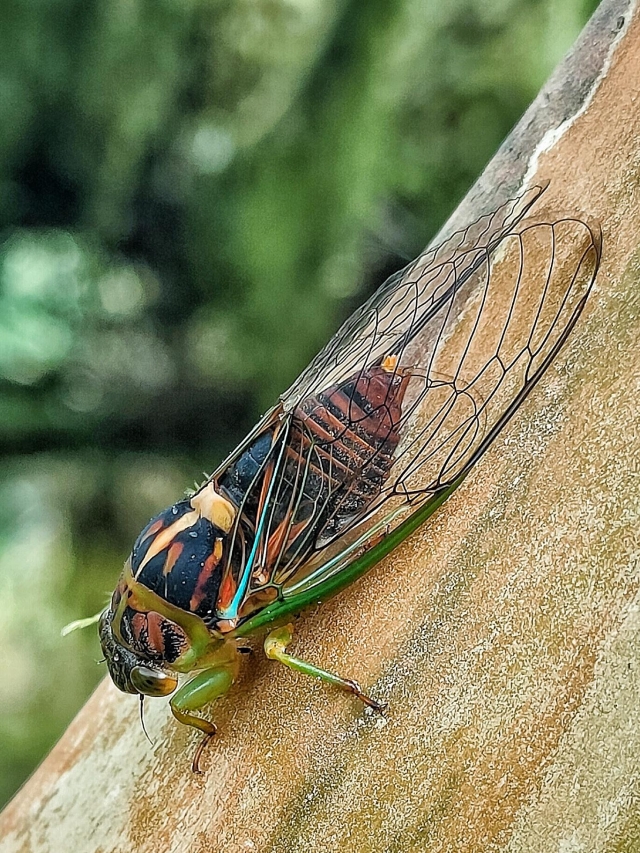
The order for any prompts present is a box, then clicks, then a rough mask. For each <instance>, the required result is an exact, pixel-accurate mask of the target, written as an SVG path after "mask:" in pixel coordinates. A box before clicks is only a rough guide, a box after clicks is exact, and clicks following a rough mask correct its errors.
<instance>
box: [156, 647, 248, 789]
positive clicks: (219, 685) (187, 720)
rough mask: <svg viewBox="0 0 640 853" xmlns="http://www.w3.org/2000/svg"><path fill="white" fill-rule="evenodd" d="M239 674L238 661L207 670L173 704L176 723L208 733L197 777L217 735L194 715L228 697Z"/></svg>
mask: <svg viewBox="0 0 640 853" xmlns="http://www.w3.org/2000/svg"><path fill="white" fill-rule="evenodd" d="M237 671H238V667H237V662H236V661H235V660H233V661H230V662H228V663H224V664H220V665H219V666H215V667H212V668H211V669H205V670H204V671H203V672H200V673H198V675H196V677H195V678H192V679H191V681H188V682H187V683H186V684H185V685H184V686H183V687H181V688H180V690H178V692H177V693H176V694H175V695H174V696H173V698H172V699H171V702H170V703H169V704H170V705H171V711H172V712H173V716H174V717H175V718H176V720H179V721H180V722H181V723H184V724H185V725H187V726H192V727H193V728H194V729H199V730H200V731H201V732H204V737H203V738H202V740H201V741H200V743H199V745H198V748H197V750H196V754H195V755H194V757H193V764H192V767H193V772H194V773H200V772H201V771H200V756H201V755H202V750H203V749H204V748H205V746H206V745H207V744H208V743H209V741H210V740H211V738H212V737H213V736H214V734H215V733H216V727H215V725H214V724H213V723H210V722H209V721H208V720H203V719H202V717H196V716H195V715H194V714H193V713H191V712H192V711H198V710H200V708H202V707H203V706H204V705H207V704H208V703H209V702H213V700H214V699H218V698H219V697H220V696H224V694H225V693H226V692H227V691H228V690H229V688H230V687H231V685H232V684H233V682H234V681H235V678H236V675H237Z"/></svg>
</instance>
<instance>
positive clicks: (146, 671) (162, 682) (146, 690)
mask: <svg viewBox="0 0 640 853" xmlns="http://www.w3.org/2000/svg"><path fill="white" fill-rule="evenodd" d="M130 678H131V684H132V685H133V686H134V687H135V689H136V690H137V691H138V693H142V694H143V696H168V695H169V694H170V693H173V691H174V690H175V689H176V687H177V686H178V679H177V678H175V677H174V676H173V675H167V673H166V672H160V670H158V669H151V667H149V666H134V667H133V669H132V670H131V675H130Z"/></svg>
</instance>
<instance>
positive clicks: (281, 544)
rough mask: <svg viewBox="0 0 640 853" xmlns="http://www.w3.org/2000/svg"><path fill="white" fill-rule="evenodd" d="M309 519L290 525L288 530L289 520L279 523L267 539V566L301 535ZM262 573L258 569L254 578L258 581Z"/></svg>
mask: <svg viewBox="0 0 640 853" xmlns="http://www.w3.org/2000/svg"><path fill="white" fill-rule="evenodd" d="M309 521H310V519H307V520H306V521H299V522H298V523H297V524H293V525H291V529H289V520H288V519H286V518H285V519H284V520H283V521H281V522H280V524H279V525H278V526H277V527H276V529H275V530H274V532H273V533H272V534H271V536H270V537H269V543H268V544H267V565H268V566H271V565H272V564H273V563H274V562H275V561H276V559H277V558H278V555H279V554H281V553H282V551H285V550H286V548H287V547H288V546H289V545H290V544H291V542H294V541H295V540H296V538H297V537H298V535H299V534H300V533H302V531H303V530H304V529H305V527H306V526H307V525H308V524H309ZM287 531H288V533H289V535H288V537H287V540H286V542H285V536H286V535H287ZM261 574H262V572H261V570H260V569H259V570H258V571H257V574H256V577H257V578H258V579H260V576H261Z"/></svg>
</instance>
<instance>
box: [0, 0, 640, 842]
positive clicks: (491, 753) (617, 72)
mask: <svg viewBox="0 0 640 853" xmlns="http://www.w3.org/2000/svg"><path fill="white" fill-rule="evenodd" d="M639 139H640V13H639V12H638V10H637V9H636V7H635V5H634V4H632V3H631V2H624V0H606V1H605V2H604V3H603V4H602V6H601V7H600V9H599V10H598V12H597V13H596V14H595V16H594V18H593V19H592V21H591V22H590V23H589V25H588V27H587V28H586V30H585V31H584V33H583V35H582V36H581V38H580V40H579V42H578V43H577V44H576V46H575V48H574V49H573V51H572V52H571V54H570V55H569V56H568V57H567V59H566V60H565V61H564V62H563V63H562V65H561V66H560V67H559V69H558V70H557V71H556V73H555V74H554V76H553V77H552V78H551V80H550V81H549V82H548V83H547V85H546V86H545V88H544V89H543V91H542V92H541V93H540V95H539V97H538V98H537V99H536V101H535V102H534V104H533V105H532V106H531V108H530V109H529V110H528V112H527V113H526V114H525V116H524V117H523V119H522V120H521V122H520V123H519V124H518V125H517V127H516V128H515V129H514V131H513V132H512V133H511V135H510V136H509V138H508V139H507V141H506V142H505V143H504V145H503V146H502V148H501V149H500V150H499V151H498V153H497V154H496V156H495V158H494V159H493V161H492V162H491V163H490V164H489V166H488V167H487V169H486V171H485V173H484V174H483V175H482V177H481V178H480V180H479V181H478V183H477V184H476V186H475V187H474V188H473V189H472V191H471V192H470V193H469V195H468V197H467V198H466V199H465V200H464V202H463V203H462V204H461V206H460V208H459V209H458V210H457V211H456V213H455V214H454V216H453V217H452V219H451V220H450V222H449V223H448V224H447V226H446V227H445V229H444V230H443V234H445V233H449V232H450V231H451V230H453V229H454V228H457V227H461V226H462V225H464V224H465V223H468V222H469V221H471V220H473V219H475V218H477V216H478V215H479V214H480V213H482V212H485V211H487V210H489V209H491V208H494V207H496V206H497V205H498V204H499V203H500V202H502V201H504V200H505V199H506V198H508V197H510V196H513V195H514V194H515V193H517V192H518V190H519V189H520V187H521V186H522V184H523V182H524V181H528V182H538V183H539V182H541V181H546V180H549V181H550V186H549V188H548V190H547V192H546V194H545V196H544V201H543V206H544V209H545V210H547V211H549V212H552V213H554V214H557V213H563V212H572V213H574V214H578V215H586V216H589V217H593V218H596V219H598V220H599V221H600V222H601V224H602V228H603V234H604V251H603V262H602V266H601V269H600V273H599V275H598V278H597V281H596V285H595V288H594V291H593V293H592V295H591V296H590V298H589V300H588V302H587V305H586V308H585V310H584V312H583V315H582V317H581V318H580V321H579V323H578V325H577V327H576V329H575V330H574V332H573V334H572V335H571V337H570V339H569V342H568V344H567V346H566V347H565V348H564V349H563V351H562V352H561V354H560V356H559V357H558V359H557V360H556V362H555V363H554V365H553V366H552V368H551V369H550V370H549V372H548V374H547V375H546V377H545V379H544V380H543V382H542V383H541V385H540V386H539V387H538V388H537V389H536V390H535V392H534V393H533V394H532V395H531V396H530V398H529V399H528V401H527V402H526V404H525V405H524V406H523V407H522V410H521V411H520V412H519V413H518V414H517V416H516V417H515V418H514V419H513V420H512V422H511V423H510V424H509V426H508V427H507V429H506V430H505V431H504V432H503V433H502V435H501V437H500V438H499V439H498V440H497V441H496V442H495V443H494V445H493V447H492V448H491V449H490V451H489V452H488V453H487V454H486V456H485V457H484V458H483V459H482V460H481V462H480V463H479V464H478V466H477V467H476V469H475V470H474V472H473V473H472V475H471V476H470V477H469V478H468V480H467V481H466V483H465V484H463V486H461V487H460V488H459V489H458V491H457V492H456V493H455V494H454V495H453V497H452V498H451V499H450V500H449V501H448V502H447V503H446V504H445V505H444V507H443V508H442V509H441V510H440V511H439V512H438V513H437V515H436V516H435V517H434V518H433V519H432V520H431V522H430V523H428V524H427V525H426V526H425V527H423V528H422V529H421V530H420V531H418V533H417V534H415V535H414V536H413V537H412V538H411V539H410V540H409V541H407V542H405V543H404V545H403V546H402V547H401V548H399V549H398V550H397V551H396V552H395V553H394V554H393V555H392V556H391V557H390V558H388V559H387V560H386V561H384V562H383V563H381V564H380V565H379V566H377V567H376V568H375V569H373V570H372V571H371V572H370V573H369V574H368V575H367V576H366V577H364V578H363V579H361V580H360V581H359V582H358V583H356V584H355V585H354V586H353V587H351V588H350V589H348V590H346V591H345V592H344V593H342V594H341V595H340V596H338V597H337V598H336V599H334V600H333V601H331V602H329V603H328V604H326V605H324V606H323V607H321V608H319V609H318V610H317V611H315V612H313V613H311V614H309V615H307V616H306V618H304V619H303V620H301V621H300V623H299V626H298V633H297V639H296V642H295V646H294V647H292V650H293V649H294V648H295V653H296V654H298V655H299V656H301V657H304V658H305V659H307V660H310V661H313V662H314V663H317V664H318V665H320V666H324V667H326V668H329V669H331V670H334V671H337V672H339V673H344V674H348V675H352V676H355V677H357V678H358V679H359V680H360V681H361V683H362V684H363V685H365V686H366V687H367V689H368V690H369V691H370V692H371V693H372V694H373V695H375V696H376V697H382V698H384V699H385V700H386V701H388V702H389V710H388V712H387V715H386V717H384V718H381V717H376V716H372V715H369V714H368V713H365V712H363V710H362V708H361V707H360V706H359V705H358V704H357V703H356V702H354V701H352V700H351V699H350V698H349V697H345V696H343V695H341V694H337V693H335V692H332V691H331V690H330V689H328V688H326V687H325V686H322V685H320V684H316V683H315V682H312V681H310V680H309V679H306V678H302V677H300V676H296V675H295V674H294V673H291V672H289V671H286V670H285V669H284V668H282V667H278V666H277V665H275V664H273V663H269V662H267V661H266V660H264V659H263V657H262V655H261V654H260V653H257V654H255V655H253V656H252V658H251V659H250V660H248V661H247V662H246V665H245V668H244V672H243V675H242V676H241V679H240V682H239V684H238V685H236V687H235V688H234V689H233V691H232V692H231V694H230V695H229V696H228V697H226V698H225V699H224V700H222V701H220V702H218V703H217V705H216V706H215V708H214V709H212V716H213V717H214V718H215V720H216V722H217V723H218V726H219V736H218V737H217V739H216V740H215V742H214V743H213V744H212V745H211V746H210V747H209V748H208V749H207V751H206V753H205V755H204V756H203V767H204V769H205V774H204V776H201V777H200V776H195V775H194V774H193V773H192V772H191V769H190V760H191V755H192V751H193V748H194V736H193V734H192V733H191V732H189V731H187V730H186V729H185V728H183V727H180V726H178V725H177V724H176V723H175V722H174V721H173V719H172V718H171V715H170V713H169V710H168V707H167V705H166V703H165V702H163V701H161V700H152V701H149V702H148V703H147V707H148V714H147V728H148V730H149V732H150V734H151V736H152V738H153V740H154V745H153V746H152V745H150V744H149V742H148V741H147V740H146V739H145V738H144V736H143V734H142V732H141V730H140V726H139V724H138V704H137V700H136V699H135V698H133V697H127V696H123V695H122V694H119V693H118V692H117V691H116V690H115V688H114V687H112V685H111V684H110V683H109V682H108V681H106V680H105V681H104V682H103V683H102V684H101V685H100V687H99V688H98V689H97V691H96V692H95V694H94V695H93V697H92V698H91V699H90V700H89V702H88V703H87V705H86V706H85V707H84V708H83V710H82V711H81V712H80V713H79V714H78V716H77V718H76V720H75V721H74V722H73V723H72V725H71V726H70V727H69V729H68V731H67V732H66V734H65V735H64V737H63V738H62V740H61V741H60V743H59V744H58V745H57V746H56V747H55V749H54V750H53V751H52V753H51V754H50V755H49V757H48V758H47V759H46V760H45V761H44V762H43V764H42V766H41V767H40V768H39V769H38V770H37V772H36V773H35V774H34V776H33V777H32V778H31V779H30V780H29V782H28V783H27V784H26V785H25V786H24V788H23V789H22V790H21V791H20V792H19V793H18V795H17V796H16V797H15V799H14V800H13V801H12V802H11V803H10V804H9V806H8V807H7V808H6V809H5V811H4V812H3V814H2V815H1V816H0V851H1V853H17V851H21V853H24V851H37V853H44V851H52V853H60V851H74V853H76V851H77V853H82V851H101V853H108V851H131V850H135V851H137V853H147V851H149V853H151V851H153V853H157V851H176V852H177V851H193V853H196V851H197V853H200V851H225V853H245V851H260V853H267V851H282V853H284V851H298V850H304V851H315V850H322V851H338V850H345V849H346V850H350V851H370V850H375V851H398V853H406V852H407V851H423V850H429V851H431V853H434V851H501V852H502V853H507V851H512V853H516V851H524V850H526V851H540V853H543V852H544V851H551V850H566V851H596V850H598V851H599V850H614V849H615V850H629V851H631V850H636V849H639V847H640V815H639V811H638V809H639V805H638V804H639V794H640V779H639V777H640V701H639V699H638V697H639V696H640V566H639V560H638V555H639V554H640V545H639V544H638V534H637V529H638V503H639V502H638V459H639V458H640V418H639V416H638V392H639V389H640V353H639V343H640V323H639V322H638V318H639V313H640V172H639V169H640V147H639V145H638V140H639ZM43 713H46V709H43Z"/></svg>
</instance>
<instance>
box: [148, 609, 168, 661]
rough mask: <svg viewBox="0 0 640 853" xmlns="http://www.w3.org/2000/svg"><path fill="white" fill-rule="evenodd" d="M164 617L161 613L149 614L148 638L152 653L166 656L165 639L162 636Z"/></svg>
mask: <svg viewBox="0 0 640 853" xmlns="http://www.w3.org/2000/svg"><path fill="white" fill-rule="evenodd" d="M163 621H164V617H163V616H161V615H160V614H159V613H154V612H153V611H152V612H151V613H147V636H148V642H149V649H150V651H154V652H158V654H160V655H164V637H163V636H162V628H161V626H162V622H163Z"/></svg>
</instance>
